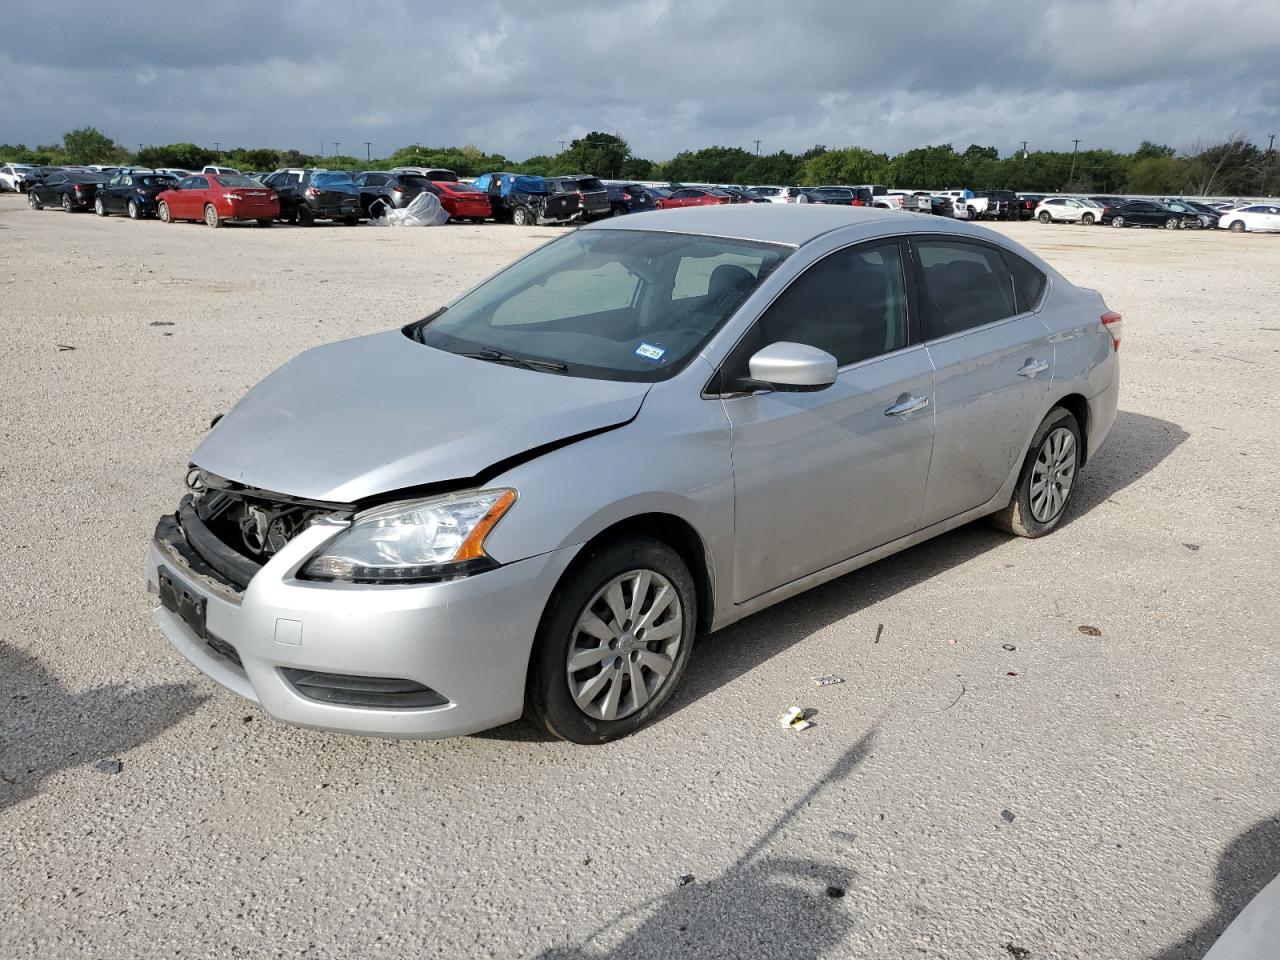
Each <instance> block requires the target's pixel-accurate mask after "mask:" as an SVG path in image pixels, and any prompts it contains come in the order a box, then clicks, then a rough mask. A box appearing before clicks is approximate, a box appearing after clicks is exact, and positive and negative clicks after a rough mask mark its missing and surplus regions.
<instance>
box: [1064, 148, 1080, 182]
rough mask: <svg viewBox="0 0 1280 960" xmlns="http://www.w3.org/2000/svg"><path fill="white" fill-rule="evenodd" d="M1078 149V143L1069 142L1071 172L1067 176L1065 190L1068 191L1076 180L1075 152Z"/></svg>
mask: <svg viewBox="0 0 1280 960" xmlns="http://www.w3.org/2000/svg"><path fill="white" fill-rule="evenodd" d="M1079 149H1080V141H1079V140H1072V141H1071V172H1070V173H1069V174H1067V189H1070V187H1071V184H1072V182H1073V181H1074V180H1075V178H1076V151H1077V150H1079Z"/></svg>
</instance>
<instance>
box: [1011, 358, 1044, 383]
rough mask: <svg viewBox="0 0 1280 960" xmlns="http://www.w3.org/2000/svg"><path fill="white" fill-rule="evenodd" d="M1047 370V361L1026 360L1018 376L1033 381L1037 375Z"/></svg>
mask: <svg viewBox="0 0 1280 960" xmlns="http://www.w3.org/2000/svg"><path fill="white" fill-rule="evenodd" d="M1048 369H1049V361H1048V360H1028V361H1027V362H1026V363H1024V364H1023V365H1022V369H1021V370H1019V371H1018V376H1020V377H1026V378H1027V379H1028V380H1034V379H1035V376H1036V374H1037V373H1044V372H1045V371H1046V370H1048Z"/></svg>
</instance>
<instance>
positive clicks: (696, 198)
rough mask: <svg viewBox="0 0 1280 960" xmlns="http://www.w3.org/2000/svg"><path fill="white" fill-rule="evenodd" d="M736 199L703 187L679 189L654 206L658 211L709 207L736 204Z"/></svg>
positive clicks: (730, 194)
mask: <svg viewBox="0 0 1280 960" xmlns="http://www.w3.org/2000/svg"><path fill="white" fill-rule="evenodd" d="M738 202H739V201H738V198H737V197H735V196H734V195H733V194H732V193H729V192H728V191H725V190H716V189H715V188H703V187H681V188H680V189H679V190H677V191H676V192H675V193H673V194H671V196H669V197H660V198H659V199H658V202H657V203H656V204H654V206H656V207H657V208H658V209H659V210H673V209H675V208H676V207H710V206H714V205H716V204H720V203H738Z"/></svg>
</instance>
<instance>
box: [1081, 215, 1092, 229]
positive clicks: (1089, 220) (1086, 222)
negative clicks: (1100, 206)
mask: <svg viewBox="0 0 1280 960" xmlns="http://www.w3.org/2000/svg"><path fill="white" fill-rule="evenodd" d="M1080 222H1081V223H1083V224H1084V225H1085V226H1086V227H1092V226H1093V214H1092V213H1086V214H1085V215H1084V216H1083V217H1081V218H1080Z"/></svg>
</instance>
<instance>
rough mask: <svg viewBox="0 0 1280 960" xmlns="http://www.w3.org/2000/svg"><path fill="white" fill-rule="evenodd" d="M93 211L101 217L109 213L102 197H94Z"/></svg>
mask: <svg viewBox="0 0 1280 960" xmlns="http://www.w3.org/2000/svg"><path fill="white" fill-rule="evenodd" d="M93 212H94V213H96V214H97V215H98V216H100V217H105V216H106V215H107V208H106V207H105V206H103V203H102V198H101V197H94V198H93Z"/></svg>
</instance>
